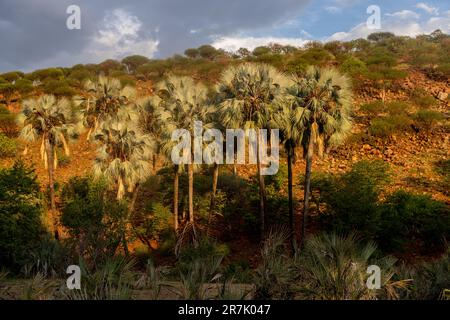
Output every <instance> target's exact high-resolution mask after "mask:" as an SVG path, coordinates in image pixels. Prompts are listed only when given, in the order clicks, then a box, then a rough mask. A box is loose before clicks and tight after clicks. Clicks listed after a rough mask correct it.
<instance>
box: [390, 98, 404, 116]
mask: <svg viewBox="0 0 450 320" xmlns="http://www.w3.org/2000/svg"><path fill="white" fill-rule="evenodd" d="M407 109H408V103H406V102H403V101H392V102H389V103H388V104H387V105H386V111H387V112H388V113H389V114H390V115H392V116H395V115H406V111H407Z"/></svg>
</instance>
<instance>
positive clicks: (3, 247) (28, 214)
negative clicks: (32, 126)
mask: <svg viewBox="0 0 450 320" xmlns="http://www.w3.org/2000/svg"><path fill="white" fill-rule="evenodd" d="M42 219H43V200H42V195H41V192H40V188H39V184H38V182H37V181H36V175H35V173H34V170H33V169H32V168H30V167H27V166H25V164H24V163H23V162H21V161H17V162H16V163H15V164H14V166H13V167H12V168H10V169H0V265H1V266H3V267H5V268H8V269H11V270H12V271H14V272H18V271H20V269H21V267H22V266H24V265H25V264H26V263H27V262H28V261H29V256H30V253H31V252H33V251H34V250H37V249H38V247H39V243H40V241H41V239H42V238H43V236H44V235H45V234H46V232H45V228H44V225H43V220H42Z"/></svg>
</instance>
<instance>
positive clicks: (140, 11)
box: [0, 0, 307, 71]
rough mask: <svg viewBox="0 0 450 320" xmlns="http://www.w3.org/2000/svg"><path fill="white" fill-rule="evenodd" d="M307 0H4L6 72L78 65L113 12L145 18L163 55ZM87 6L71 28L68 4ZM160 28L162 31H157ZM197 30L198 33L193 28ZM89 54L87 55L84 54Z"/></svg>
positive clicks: (0, 24)
mask: <svg viewBox="0 0 450 320" xmlns="http://www.w3.org/2000/svg"><path fill="white" fill-rule="evenodd" d="M305 2H307V0H277V1H274V0H147V1H143V0H141V1H139V0H136V1H132V0H129V1H118V0H95V1H94V0H89V1H88V0H78V1H77V0H1V1H0V46H1V47H0V71H5V70H11V69H30V68H36V67H37V66H41V65H42V63H43V62H44V61H47V63H49V62H52V61H53V60H52V59H53V58H54V57H57V56H59V57H61V56H63V57H66V58H64V59H63V61H61V59H56V60H55V61H57V62H58V63H61V64H65V65H72V64H75V63H78V62H84V63H86V62H89V61H66V60H70V56H71V55H73V56H77V54H79V53H80V52H82V51H83V49H84V48H85V47H86V46H87V45H88V44H89V41H90V39H91V38H92V37H93V36H94V35H95V34H96V33H97V32H98V30H99V28H100V26H101V23H102V22H103V19H104V17H105V14H106V13H107V12H108V11H111V10H114V9H118V8H121V9H124V10H126V11H128V12H130V13H131V14H132V15H134V16H136V17H138V18H139V20H140V21H141V23H142V27H141V29H140V31H139V36H140V37H153V38H157V39H158V40H159V46H158V53H157V54H158V56H167V55H171V54H174V53H177V52H183V50H184V49H186V48H188V47H195V46H198V45H200V44H204V43H209V42H211V39H212V38H211V37H212V36H219V35H227V34H232V33H235V32H239V31H251V30H257V29H258V28H263V27H268V26H270V25H272V24H274V23H279V22H280V21H283V19H289V18H292V17H293V16H295V15H296V14H298V13H299V11H300V10H301V8H302V7H303V5H304V4H305ZM71 4H76V5H79V6H80V7H81V12H82V30H76V31H75V30H68V29H67V28H66V27H65V26H66V19H67V17H68V15H67V14H66V8H67V7H68V6H69V5H71ZM155 30H158V32H157V33H155ZM192 30H195V32H191V31H192ZM84 59H86V58H84Z"/></svg>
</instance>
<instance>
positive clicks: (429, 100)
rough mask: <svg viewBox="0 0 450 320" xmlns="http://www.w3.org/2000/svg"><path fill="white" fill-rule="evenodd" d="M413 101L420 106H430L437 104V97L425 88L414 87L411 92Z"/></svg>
mask: <svg viewBox="0 0 450 320" xmlns="http://www.w3.org/2000/svg"><path fill="white" fill-rule="evenodd" d="M410 96H411V101H412V102H413V103H414V104H415V105H416V106H418V107H419V108H429V107H432V106H434V105H436V99H435V98H434V97H433V96H431V95H429V94H428V93H427V92H426V91H425V90H424V89H414V90H412V91H411V93H410Z"/></svg>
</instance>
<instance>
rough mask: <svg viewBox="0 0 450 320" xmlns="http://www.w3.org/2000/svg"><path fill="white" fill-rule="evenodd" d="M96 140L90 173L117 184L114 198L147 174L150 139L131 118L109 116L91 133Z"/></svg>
mask: <svg viewBox="0 0 450 320" xmlns="http://www.w3.org/2000/svg"><path fill="white" fill-rule="evenodd" d="M95 140H96V141H98V142H100V147H99V149H98V151H97V154H98V155H97V158H96V159H95V163H94V175H95V176H98V177H99V176H103V177H105V178H106V179H107V181H108V182H109V183H110V185H114V186H117V196H116V198H117V200H122V199H123V198H124V196H125V194H126V192H129V193H133V192H134V191H135V190H136V187H137V186H138V185H139V184H140V183H141V182H144V181H145V179H147V178H148V176H149V175H150V167H149V162H148V160H149V159H150V158H151V155H152V154H153V147H154V143H153V140H152V139H151V137H150V135H148V134H143V133H142V131H141V130H140V129H139V127H138V125H137V123H136V122H134V121H127V120H124V119H111V120H109V121H107V122H105V123H104V125H102V127H101V129H100V130H98V132H97V134H96V135H95Z"/></svg>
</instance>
